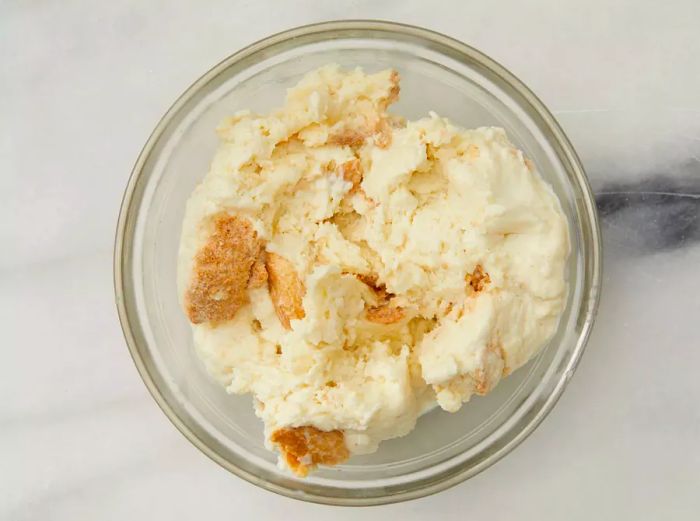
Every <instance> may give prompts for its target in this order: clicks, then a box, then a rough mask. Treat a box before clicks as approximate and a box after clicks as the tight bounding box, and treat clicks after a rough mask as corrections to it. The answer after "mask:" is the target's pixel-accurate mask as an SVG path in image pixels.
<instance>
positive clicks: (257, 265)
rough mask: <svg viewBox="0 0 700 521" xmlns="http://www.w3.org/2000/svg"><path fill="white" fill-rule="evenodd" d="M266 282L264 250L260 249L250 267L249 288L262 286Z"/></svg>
mask: <svg viewBox="0 0 700 521" xmlns="http://www.w3.org/2000/svg"><path fill="white" fill-rule="evenodd" d="M265 284H267V269H266V268H265V251H264V250H263V251H261V252H260V255H258V258H257V259H255V262H254V263H253V267H252V268H251V269H250V279H249V280H248V287H249V288H262V287H263V286H264V285H265Z"/></svg>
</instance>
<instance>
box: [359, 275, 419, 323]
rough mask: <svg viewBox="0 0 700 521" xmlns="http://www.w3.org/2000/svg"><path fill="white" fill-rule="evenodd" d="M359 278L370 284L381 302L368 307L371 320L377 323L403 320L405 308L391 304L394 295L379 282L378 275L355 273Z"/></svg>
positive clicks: (367, 315) (368, 317)
mask: <svg viewBox="0 0 700 521" xmlns="http://www.w3.org/2000/svg"><path fill="white" fill-rule="evenodd" d="M353 275H355V277H356V278H357V280H359V281H360V282H362V283H364V284H366V285H367V286H369V288H370V289H371V290H372V291H373V292H374V294H375V296H376V297H377V301H378V302H379V304H377V305H376V306H371V307H368V308H367V311H366V317H367V320H369V321H370V322H374V323H376V324H394V323H396V322H398V321H399V320H402V319H403V317H404V316H405V315H406V314H405V313H404V310H403V309H402V308H400V307H398V306H394V305H393V304H391V302H390V299H391V298H392V297H393V296H394V294H393V293H389V292H388V291H387V290H386V286H385V285H384V284H380V283H379V282H378V277H377V275H376V274H374V273H353Z"/></svg>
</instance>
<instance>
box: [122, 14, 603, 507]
mask: <svg viewBox="0 0 700 521" xmlns="http://www.w3.org/2000/svg"><path fill="white" fill-rule="evenodd" d="M327 63H338V64H340V65H341V66H343V67H355V66H361V67H363V68H365V69H366V70H369V71H377V70H380V69H384V68H388V67H394V68H396V69H398V71H399V72H400V74H401V97H400V100H399V102H398V103H397V104H396V105H395V106H394V111H395V112H396V113H398V114H402V115H404V116H407V117H408V118H411V119H413V118H418V117H421V116H425V115H426V114H427V113H428V111H429V110H434V111H436V112H437V113H438V114H440V115H443V116H447V117H449V118H450V119H451V120H452V121H454V122H455V123H457V124H459V125H462V126H465V127H479V126H490V125H493V126H501V127H504V128H505V129H506V131H507V132H508V135H509V136H510V139H511V140H512V141H513V142H514V143H515V144H516V146H518V147H519V148H521V149H522V150H523V151H524V152H525V154H526V155H527V156H528V157H530V158H531V159H532V160H533V161H534V162H535V164H536V165H537V167H538V169H539V171H540V172H541V173H542V175H543V176H544V178H545V179H546V180H547V181H548V182H549V183H550V184H551V185H552V187H553V188H554V191H555V192H556V193H557V195H558V196H559V199H560V201H561V204H562V207H563V209H564V212H565V214H566V216H567V218H568V223H569V227H570V234H571V243H572V254H571V257H570V261H569V266H568V278H569V284H570V291H569V297H568V303H567V306H566V310H565V311H564V314H563V316H562V318H561V321H560V324H559V328H558V331H557V333H556V335H555V336H554V338H553V339H552V341H551V342H550V343H549V344H548V346H546V347H545V348H544V349H543V350H542V352H541V353H540V354H539V355H538V356H537V357H536V358H535V359H533V360H532V361H530V363H528V364H527V365H526V366H525V367H523V368H521V369H519V370H518V371H516V372H514V373H513V374H512V375H510V376H509V377H507V378H505V379H504V380H503V381H502V382H501V383H500V384H499V385H498V386H497V387H496V389H495V390H494V391H493V392H491V393H490V394H489V395H487V396H484V397H474V398H473V399H472V400H471V401H470V402H468V403H467V404H465V405H464V406H463V407H462V409H461V410H460V411H459V412H457V413H454V414H449V413H447V412H443V411H441V410H433V411H431V412H429V413H427V414H425V415H424V416H423V417H422V418H420V419H419V421H418V425H417V427H416V429H415V430H414V431H413V432H412V433H411V434H409V435H408V436H405V437H403V438H399V439H395V440H389V441H386V442H383V443H382V444H381V446H380V449H379V451H378V452H377V453H375V454H372V455H368V456H361V457H355V458H352V459H351V460H350V461H349V462H347V463H346V464H343V465H339V466H337V467H333V468H321V469H319V470H318V471H317V472H316V473H314V474H312V475H311V476H309V477H308V478H306V479H299V478H296V477H294V476H292V475H291V474H290V473H289V472H287V471H286V470H281V469H279V468H278V467H277V465H276V459H277V457H276V455H275V454H273V453H271V452H269V451H268V450H267V449H265V447H264V445H263V428H262V423H261V422H260V421H259V420H258V419H257V418H256V416H255V414H254V413H253V407H252V401H251V397H250V396H232V395H228V394H227V393H226V392H225V391H224V389H223V388H222V387H220V386H219V385H218V384H217V383H215V382H214V381H213V380H212V379H210V378H209V377H208V375H207V374H206V373H205V371H204V368H203V365H202V364H201V363H200V362H199V360H198V359H197V357H196V355H195V352H194V348H193V345H192V335H191V332H190V327H189V323H188V321H187V320H186V318H185V316H184V314H183V312H182V311H181V309H180V305H179V303H178V298H177V292H176V283H175V280H176V260H177V253H178V241H179V235H180V226H181V223H182V218H183V213H184V209H185V201H186V200H187V198H188V197H189V195H190V193H191V192H192V190H193V189H194V187H195V185H196V184H197V183H198V182H199V181H200V180H201V179H202V177H203V176H204V174H205V173H206V171H207V170H208V166H209V162H210V160H211V158H212V157H213V154H214V151H215V149H216V147H217V144H218V140H217V137H216V135H215V133H214V128H215V127H216V126H217V124H218V123H219V122H220V121H221V120H222V119H223V118H225V117H226V116H228V115H231V114H232V113H233V112H235V111H237V110H239V109H244V108H247V109H252V110H254V111H259V112H267V111H269V110H270V109H271V108H273V107H277V106H279V105H280V104H281V103H282V102H283V99H284V94H285V89H286V88H288V87H290V86H292V85H293V84H294V83H296V82H297V80H299V78H300V77H301V76H302V75H303V74H304V73H306V72H308V71H310V70H312V69H315V68H317V67H319V66H321V65H324V64H327ZM600 248H601V246H600V236H599V230H598V224H597V217H596V211H595V205H594V201H593V197H592V195H591V191H590V189H589V186H588V183H587V180H586V176H585V174H584V171H583V168H582V166H581V164H580V162H579V160H578V158H577V156H576V153H575V152H574V150H573V148H572V146H571V144H570V143H569V141H568V140H567V138H566V136H565V135H564V133H563V132H562V130H561V128H559V125H558V124H557V123H556V121H555V120H554V118H553V117H552V115H551V114H550V113H549V111H548V110H547V109H546V108H545V107H544V106H543V105H542V103H541V102H540V101H539V100H538V99H537V98H536V97H535V95H534V94H533V93H532V92H530V91H529V90H528V89H527V88H526V87H525V86H524V85H523V84H522V83H521V82H520V81H519V80H518V79H516V78H515V77H514V76H513V75H512V74H510V73H509V72H508V71H506V70H505V69H504V68H503V67H501V66H500V65H498V64H497V63H495V62H494V61H493V60H491V59H490V58H488V57H486V56H485V55H483V54H482V53H480V52H478V51H476V50H475V49H472V48H471V47H469V46H467V45H465V44H463V43H460V42H458V41H455V40H453V39H451V38H448V37H446V36H443V35H440V34H437V33H434V32H431V31H428V30H425V29H420V28H417V27H410V26H406V25H399V24H394V23H386V22H374V21H342V22H328V23H321V24H317V25H310V26H306V27H300V28H297V29H292V30H290V31H286V32H284V33H280V34H277V35H274V36H271V37H269V38H266V39H265V40H262V41H260V42H258V43H255V44H253V45H251V46H249V47H247V48H245V49H243V50H241V51H239V52H237V53H236V54H234V55H232V56H230V57H229V58H227V59H225V60H224V61H223V62H221V63H220V64H218V65H217V66H215V67H214V68H213V69H211V70H210V71H209V72H207V73H206V74H205V75H204V76H202V77H201V78H200V79H199V80H197V81H196V82H195V83H194V84H193V85H192V86H191V87H190V88H189V89H187V91H186V92H185V93H184V94H183V95H182V96H181V97H180V98H179V99H178V100H177V101H176V102H175V104H174V105H173V106H172V107H171V108H170V110H168V112H167V113H166V114H165V116H163V118H162V119H161V121H160V122H159V123H158V125H157V126H156V128H155V130H154V131H153V134H152V135H151V137H150V138H149V140H148V142H147V143H146V145H145V146H144V148H143V151H142V152H141V155H140V156H139V158H138V160H137V162H136V165H135V167H134V170H133V173H132V175H131V178H130V180H129V184H128V186H127V188H126V193H125V195H124V200H123V203H122V207H121V214H120V216H119V223H118V228H117V236H116V245H115V254H114V255H115V257H114V272H115V274H114V278H115V290H116V298H117V307H118V310H119V316H120V319H121V323H122V328H123V330H124V335H125V337H126V341H127V344H128V346H129V350H130V351H131V355H132V357H133V359H134V362H135V364H136V367H137V368H138V371H139V372H140V373H141V377H142V378H143V380H144V382H145V383H146V385H147V387H148V389H149V390H150V392H151V394H152V395H153V397H154V398H155V400H156V401H157V402H158V405H159V406H160V407H161V408H162V409H163V411H164V412H165V414H166V415H167V416H168V418H170V420H171V421H172V422H173V423H174V424H175V426H176V427H177V428H178V429H179V430H180V431H181V432H182V433H183V434H184V435H185V436H186V437H187V438H188V439H189V440H190V441H191V442H192V443H193V444H194V445H195V446H197V447H198V448H199V449H200V450H201V451H202V452H204V453H205V454H206V455H207V456H209V457H210V458H211V459H213V460H214V461H216V462H217V463H218V464H220V465H221V466H223V467H224V468H226V469H228V470H230V471H231V472H233V473H234V474H236V475H238V476H240V477H242V478H244V479H246V480H248V481H250V482H251V483H254V484H256V485H259V486H261V487H264V488H266V489H268V490H271V491H274V492H278V493H280V494H284V495H286V496H290V497H294V498H297V499H303V500H307V501H315V502H320V503H329V504H337V505H370V504H380V503H389V502H395V501H400V500H405V499H410V498H416V497H419V496H424V495H427V494H431V493H434V492H437V491H439V490H442V489H445V488H447V487H449V486H451V485H454V484H456V483H459V482H460V481H462V480H464V479H467V478H468V477H470V476H473V475H475V474H476V473H478V472H480V471H481V470H483V469H485V468H487V467H488V466H489V465H492V464H493V463H494V462H496V461H497V460H498V459H500V458H501V457H503V456H504V455H505V454H507V453H508V452H509V451H511V450H512V449H513V448H514V447H515V446H517V445H518V444H519V443H520V442H522V441H523V439H524V438H525V437H526V436H527V435H528V434H530V433H531V432H532V431H533V430H534V429H535V427H536V426H537V425H538V424H539V423H540V422H541V421H542V419H543V418H544V417H545V416H546V415H547V413H548V412H549V411H550V410H551V409H552V407H553V406H554V404H555V402H556V401H557V398H558V397H559V395H560V394H561V392H562V390H563V389H564V386H565V385H566V383H567V382H568V380H569V378H571V375H572V373H573V371H574V369H575V367H576V364H577V362H578V360H579V358H580V357H581V353H582V351H583V348H584V345H585V343H586V339H587V337H588V334H589V332H590V329H591V326H592V322H593V319H594V315H595V311H596V306H597V303H598V294H599V287H600V275H601V273H600V262H601V261H600Z"/></svg>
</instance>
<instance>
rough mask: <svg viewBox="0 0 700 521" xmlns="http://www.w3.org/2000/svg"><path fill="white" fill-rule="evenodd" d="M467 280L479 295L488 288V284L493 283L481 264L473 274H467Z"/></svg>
mask: <svg viewBox="0 0 700 521" xmlns="http://www.w3.org/2000/svg"><path fill="white" fill-rule="evenodd" d="M465 280H466V282H467V285H468V286H471V288H472V290H473V291H474V292H475V293H479V292H480V291H482V290H483V289H484V288H485V287H486V284H488V283H489V282H491V277H489V274H488V273H486V272H485V271H484V269H483V268H482V267H481V264H477V265H476V267H475V268H474V271H473V272H472V273H467V276H466V277H465Z"/></svg>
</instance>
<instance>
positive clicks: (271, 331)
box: [178, 66, 569, 476]
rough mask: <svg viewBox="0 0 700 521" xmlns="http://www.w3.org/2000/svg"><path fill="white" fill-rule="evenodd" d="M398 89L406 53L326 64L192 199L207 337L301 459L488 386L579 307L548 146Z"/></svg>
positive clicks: (218, 372)
mask: <svg viewBox="0 0 700 521" xmlns="http://www.w3.org/2000/svg"><path fill="white" fill-rule="evenodd" d="M398 95H399V76H398V74H397V73H396V72H395V71H391V70H387V71H382V72H379V73H376V74H366V73H364V72H363V71H362V70H359V69H356V70H353V71H344V70H341V69H339V68H338V67H337V66H327V67H323V68H321V69H319V70H316V71H314V72H311V73H309V74H308V75H307V76H306V77H304V79H303V80H302V81H301V82H300V83H299V84H298V85H297V86H295V87H294V88H292V89H290V90H289V92H288V94H287V100H286V104H285V105H284V107H283V108H282V109H280V110H277V111H275V112H272V113H271V114H269V115H258V114H253V113H250V112H248V111H243V112H239V113H237V114H235V115H233V117H231V118H229V119H228V120H226V121H224V122H223V124H222V125H221V126H220V127H219V129H218V134H219V136H220V138H221V145H220V147H219V150H218V152H217V153H216V155H215V157H214V159H213V162H212V165H211V169H210V171H209V173H208V174H207V175H206V177H205V178H204V180H203V182H202V183H201V184H200V185H199V186H198V187H197V188H196V190H195V191H194V193H193V194H192V196H191V198H190V200H189V201H188V204H187V211H186V216H185V220H184V223H183V231H182V239H181V245H180V254H179V275H178V276H179V281H178V283H179V289H180V294H181V296H182V303H183V306H184V309H185V311H186V313H187V316H188V317H189V319H190V321H191V322H192V329H193V334H194V343H195V346H196V349H197V351H198V354H199V356H200V357H201V359H202V360H203V362H204V364H205V365H206V368H207V369H208V371H209V372H210V373H211V374H212V375H214V377H216V378H217V379H218V380H219V381H220V382H221V383H222V384H223V385H224V386H225V387H226V390H227V391H228V392H230V393H236V394H243V393H250V394H252V395H253V397H254V403H255V411H256V414H257V415H258V416H259V417H260V418H261V419H262V420H263V422H264V424H265V436H266V443H267V445H268V447H269V448H271V449H273V450H277V451H278V452H279V453H280V456H281V457H280V461H281V462H282V463H283V464H286V465H287V466H288V467H289V468H290V469H291V470H292V471H294V472H295V473H296V474H298V475H302V476H303V475H306V473H307V472H308V471H309V470H310V469H313V468H314V467H315V466H317V465H319V464H325V465H333V464H337V463H340V462H342V461H344V460H345V459H347V458H348V457H350V456H351V455H353V454H360V453H369V452H373V451H375V450H376V449H377V446H378V444H379V443H380V442H381V441H382V440H386V439H389V438H395V437H397V436H403V435H405V434H407V433H408V432H410V431H411V429H413V427H414V425H415V423H416V419H417V418H418V417H419V416H420V415H421V413H422V412H423V411H425V410H426V409H428V408H430V407H432V406H434V405H435V404H436V403H437V405H439V406H440V407H441V408H442V409H444V410H446V411H450V412H454V411H457V410H458V409H459V408H460V407H461V406H462V403H464V402H466V401H467V400H469V399H470V397H471V396H472V395H474V394H477V395H483V394H485V393H488V392H489V391H490V390H491V389H493V387H494V386H495V385H496V384H497V383H498V381H499V380H500V379H501V378H502V377H503V376H506V375H507V374H508V373H510V372H511V371H513V370H515V369H517V368H518V367H520V366H522V365H523V364H524V363H525V362H527V361H528V360H529V359H530V358H532V357H533V356H534V355H535V354H536V353H537V352H538V351H539V350H540V349H541V348H542V347H543V345H545V344H546V343H547V341H548V340H549V339H550V338H551V337H552V335H553V333H554V331H555V329H556V326H557V322H558V319H559V316H560V314H561V312H562V309H563V307H564V303H565V298H566V293H567V285H566V282H565V264H566V260H567V256H568V254H569V239H568V228H567V224H566V220H565V218H564V215H563V214H562V210H561V208H560V205H559V202H558V200H557V198H556V196H555V195H554V193H553V192H552V190H551V188H550V187H549V186H548V185H547V184H546V183H545V182H544V181H543V180H542V178H541V177H540V175H539V174H538V173H537V171H536V169H535V166H534V165H533V163H532V162H531V161H529V160H528V159H527V158H525V157H524V156H523V153H522V152H521V151H519V150H517V149H516V148H515V147H514V146H513V145H512V144H511V143H510V142H509V141H508V138H507V137H506V134H505V132H504V131H503V130H502V129H500V128H479V129H475V130H466V129H463V128H460V127H457V126H454V125H453V124H452V123H450V122H449V121H448V120H447V119H445V118H441V117H439V116H438V115H436V114H434V113H431V114H430V115H429V116H428V117H426V118H423V119H420V120H417V121H404V120H403V119H402V118H400V117H397V116H394V115H390V114H388V113H387V108H388V107H389V105H390V104H391V103H392V102H394V101H395V100H396V99H397V98H398Z"/></svg>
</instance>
